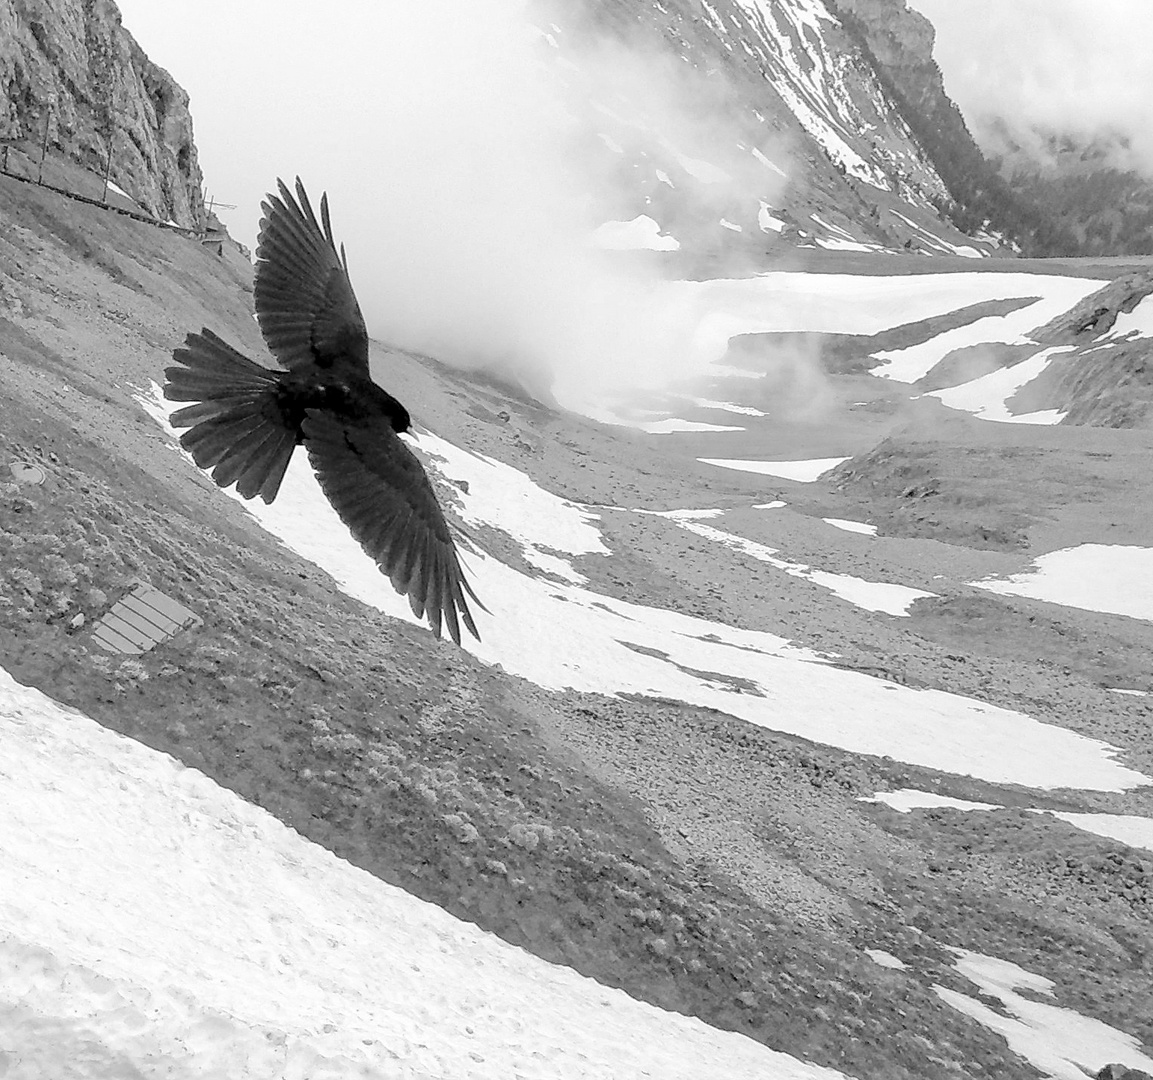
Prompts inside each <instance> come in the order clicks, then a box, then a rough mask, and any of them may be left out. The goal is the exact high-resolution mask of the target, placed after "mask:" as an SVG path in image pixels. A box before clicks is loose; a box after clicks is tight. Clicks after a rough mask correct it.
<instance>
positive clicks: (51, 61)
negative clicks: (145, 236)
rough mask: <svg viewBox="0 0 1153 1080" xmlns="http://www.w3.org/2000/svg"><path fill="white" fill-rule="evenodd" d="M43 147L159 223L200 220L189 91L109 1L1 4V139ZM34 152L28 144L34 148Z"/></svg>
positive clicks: (6, 0)
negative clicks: (152, 56)
mask: <svg viewBox="0 0 1153 1080" xmlns="http://www.w3.org/2000/svg"><path fill="white" fill-rule="evenodd" d="M46 132H47V138H48V145H49V147H50V148H51V149H52V150H54V151H56V152H59V153H60V154H62V155H64V156H65V157H67V158H69V159H71V160H73V161H75V162H77V163H79V164H81V165H83V166H85V167H86V168H88V169H90V170H91V171H92V172H95V173H97V174H98V175H100V176H103V175H104V171H105V168H106V167H107V162H108V155H109V144H110V143H111V156H112V168H111V179H112V181H113V182H114V183H116V184H118V185H119V186H120V187H121V188H123V189H124V190H125V191H126V192H127V193H128V194H129V195H130V196H131V197H132V198H133V199H135V200H136V201H137V202H138V203H139V204H140V205H141V206H143V207H145V208H146V209H147V210H149V211H150V212H151V213H153V214H155V215H156V216H157V217H158V218H160V219H161V220H172V221H175V222H176V223H177V224H179V225H183V226H186V227H190V228H200V227H202V226H203V225H204V221H205V213H204V199H203V196H202V194H201V185H202V177H201V174H200V166H199V165H198V164H197V160H196V145H195V143H194V142H193V138H192V117H191V115H190V113H189V110H188V95H187V94H186V93H185V92H184V90H183V89H181V87H180V86H179V85H178V84H177V83H176V81H175V80H174V79H173V78H172V76H171V75H169V74H168V72H166V71H164V70H163V69H162V68H160V67H157V65H156V64H154V63H153V62H152V61H151V60H149V59H148V57H147V56H145V55H144V52H143V51H142V50H141V48H140V46H139V45H137V43H136V41H135V40H134V39H133V37H132V35H131V34H129V33H128V31H127V30H125V29H124V27H123V26H122V25H121V20H120V11H119V9H118V8H117V7H116V5H115V4H114V3H113V2H112V0H0V141H2V142H6V143H10V144H15V145H16V146H17V148H21V149H24V150H29V151H32V153H33V156H35V157H36V158H37V159H38V158H39V148H40V145H41V141H42V140H43V139H44V137H45V133H46ZM33 148H34V149H33Z"/></svg>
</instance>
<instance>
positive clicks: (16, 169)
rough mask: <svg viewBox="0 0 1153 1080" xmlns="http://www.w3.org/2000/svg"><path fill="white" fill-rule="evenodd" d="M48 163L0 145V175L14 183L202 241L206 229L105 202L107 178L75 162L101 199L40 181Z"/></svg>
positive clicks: (45, 156)
mask: <svg viewBox="0 0 1153 1080" xmlns="http://www.w3.org/2000/svg"><path fill="white" fill-rule="evenodd" d="M47 161H48V154H47V151H46V148H45V150H44V151H43V152H42V153H41V155H40V160H39V161H36V160H34V159H33V158H32V156H31V154H29V153H28V152H27V151H26V150H25V149H23V148H22V147H21V146H20V145H19V144H17V143H16V142H15V141H8V142H4V143H3V144H2V146H0V175H3V176H7V177H9V178H11V179H13V180H17V181H19V182H20V183H22V184H34V185H35V186H36V187H41V188H44V189H45V190H47V191H53V192H55V193H56V194H57V195H63V196H64V197H65V198H67V199H73V200H75V201H76V202H82V203H86V204H87V205H89V206H96V207H99V208H100V209H101V210H110V211H112V212H113V213H116V214H122V215H123V216H124V217H130V218H132V219H134V220H135V221H143V222H144V223H145V224H148V225H154V226H156V227H157V228H160V229H167V230H169V231H170V232H177V233H180V234H181V235H182V236H188V237H191V238H193V239H198V240H203V239H204V238H205V236H206V235H207V234H206V230H204V229H190V228H187V227H185V226H183V225H177V224H175V223H174V222H171V221H161V220H160V219H159V218H157V217H156V216H155V215H153V214H149V213H147V212H146V211H144V210H141V209H132V208H131V207H127V206H119V205H117V204H116V203H115V202H109V201H108V188H109V185H108V184H107V183H106V180H107V178H97V177H95V176H94V174H92V173H90V172H88V171H87V170H85V169H84V168H83V166H81V165H79V164H78V163H72V162H70V163H69V164H74V165H75V171H83V173H84V176H86V177H92V178H93V179H94V180H96V181H97V184H99V185H100V186H101V187H103V189H104V194H103V196H102V197H101V198H96V197H94V196H90V195H84V194H82V193H81V192H79V191H76V190H74V189H73V188H71V187H68V186H62V183H61V182H58V183H53V182H51V180H45V179H44V167H45V163H46V162H47ZM53 171H55V172H57V173H60V174H61V178H62V181H63V180H66V179H67V176H66V170H64V169H61V168H57V169H55V170H53ZM122 197H123V198H124V199H125V201H128V202H131V201H132V199H131V197H130V196H127V195H124V196H122Z"/></svg>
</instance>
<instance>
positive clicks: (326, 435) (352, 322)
mask: <svg viewBox="0 0 1153 1080" xmlns="http://www.w3.org/2000/svg"><path fill="white" fill-rule="evenodd" d="M277 184H278V186H279V189H280V194H279V196H277V195H272V194H270V195H269V196H268V199H267V201H266V202H264V203H262V204H261V209H263V211H264V217H263V218H262V219H261V222H260V237H259V239H258V241H257V246H256V260H257V261H256V285H255V297H256V318H257V321H258V322H259V323H260V331H261V333H262V334H263V335H264V340H265V343H266V344H267V345H268V348H269V350H270V351H271V352H272V354H273V356H275V357H276V359H277V360H278V361H279V363H280V364H281V366H282V367H283V368H284V369H285V370H284V371H278V370H275V369H269V368H266V367H262V366H261V365H260V364H257V363H254V362H253V361H252V360H249V359H248V358H247V357H246V356H244V355H242V354H241V353H239V352H237V351H236V349H234V348H233V347H232V346H231V345H229V344H228V343H227V342H225V341H224V340H223V339H222V338H220V337H218V336H217V335H216V334H214V333H213V332H212V331H211V330H209V329H208V328H207V327H205V328H204V329H202V330H201V331H200V333H199V334H189V335H188V337H187V338H186V339H185V341H184V344H183V346H182V347H181V348H178V349H176V350H174V351H173V353H172V357H173V359H174V360H175V361H176V362H177V366H175V367H170V368H167V369H166V370H165V375H166V376H167V382H166V384H165V387H164V396H165V397H166V398H168V399H169V400H170V401H190V402H194V404H192V405H188V406H186V407H184V408H181V409H179V410H177V411H176V412H174V413H173V414H172V416H171V423H172V425H173V426H174V427H179V428H188V430H187V431H185V432H184V433H183V434H182V435H181V436H180V443H181V445H182V446H183V447H184V448H185V449H186V450H187V451H188V452H189V453H190V454H191V455H192V457H193V460H194V461H195V462H196V464H197V465H198V466H199V467H200V468H202V469H204V470H206V471H207V470H210V471H211V475H212V479H213V480H214V481H215V482H216V483H217V484H218V485H219V486H220V487H222V488H226V487H228V486H230V485H231V484H235V485H236V490H237V492H238V493H239V494H240V495H242V496H243V497H244V498H246V499H251V498H253V497H254V496H256V495H259V496H260V497H261V498H262V499H263V500H264V501H265V502H266V503H270V502H272V500H273V499H275V498H276V493H277V491H279V490H280V482H281V480H283V478H284V473H285V470H286V469H287V468H288V462H289V460H290V459H291V457H292V454H293V451H294V450H295V449H296V447H297V446H299V445H301V444H302V443H303V444H304V449H305V450H306V451H307V453H308V458H309V461H310V462H311V463H312V468H313V470H314V471H315V473H316V478H317V480H318V481H319V482H320V486H321V489H322V490H323V491H324V494H325V495H326V496H327V497H328V501H329V502H330V503H332V506H333V508H334V509H335V510H336V512H337V513H338V514H339V515H340V518H341V520H342V521H343V522H344V523H345V525H347V526H348V529H349V531H350V532H351V533H352V535H353V536H354V537H355V538H356V540H357V541H358V542H359V543H360V546H361V547H362V548H364V550H365V551H366V552H367V553H368V555H369V556H370V557H371V558H372V559H373V560H375V562H376V563H377V565H378V566H379V567H380V569H381V571H382V572H383V573H384V574H386V575H387V576H388V577H389V579H390V580H391V581H392V584H393V587H394V588H395V589H396V591H397V592H399V593H401V594H402V595H407V596H408V600H409V604H410V605H411V607H412V610H413V613H414V614H415V615H416V616H417V618H427V620H428V622H429V625H430V626H431V628H432V632H433V633H434V634H435V635H437V636H438V637H439V636H440V628H441V623H442V621H443V623H444V624H445V625H446V626H447V628H448V632H449V634H450V635H451V637H452V639H453V641H455V642H456V643H457V644H458V645H459V644H460V623H461V622H463V623H464V625H465V626H466V627H467V628H468V630H469V632H470V633H471V634H472V635H473V637H475V638H477V640H479V639H480V635H479V634H478V633H477V630H476V624H475V623H474V622H473V618H472V613H471V612H470V611H469V608H468V601H467V600H466V598H465V594H466V593H467V594H468V596H470V597H472V599H473V601H475V602H476V604H477V605H478V606H479V607H480V608H482V609H483V610H487V609H485V608H484V605H483V604H481V602H480V600H479V599H477V596H476V593H474V592H473V591H472V588H471V586H470V585H469V583H468V581H467V579H466V578H465V576H464V572H463V570H462V569H461V565H460V560H459V558H458V556H457V550H456V545H455V544H454V543H453V539H452V534H451V532H450V531H449V527H448V522H447V521H446V520H445V516H444V511H443V510H442V509H441V507H440V503H439V502H438V501H437V498H436V493H435V492H434V491H433V488H432V484H431V483H430V482H429V479H428V475H427V474H426V473H425V471H424V468H423V467H422V466H421V464H420V461H419V460H418V459H417V457H416V455H415V454H413V452H412V451H411V450H410V449H409V448H408V446H406V445H405V443H404V440H402V439H401V438H400V434H401V433H402V432H405V431H408V430H409V428H410V426H411V421H410V418H409V415H408V410H407V409H405V407H404V406H403V405H402V404H401V403H400V402H399V401H397V400H396V398H394V397H393V396H392V395H391V394H389V393H388V392H387V391H385V390H383V389H382V388H381V387H379V386H377V384H376V383H375V382H373V381H372V377H371V376H370V374H369V370H368V330H367V327H366V326H365V323H364V317H363V316H362V315H361V313H360V305H359V304H358V303H357V302H356V295H355V293H353V291H352V283H351V282H350V280H349V277H348V260H347V259H346V257H345V254H344V245H343V244H342V245H341V247H340V249H339V251H338V250H337V247H336V243H335V241H334V240H333V238H332V224H331V222H330V221H329V216H328V196H327V195H324V196H322V197H321V200H320V220H319V221H318V220H317V218H316V215H315V213H313V210H312V206H311V205H310V204H309V201H308V195H307V194H306V193H305V190H304V186H303V184H301V182H300V179H299V177H298V178H297V181H296V196H295V197H293V194H292V192H290V191H289V190H288V188H287V186H286V185H285V184H284V182H283V181H282V180H278V181H277Z"/></svg>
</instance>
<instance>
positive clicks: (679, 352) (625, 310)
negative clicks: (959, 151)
mask: <svg viewBox="0 0 1153 1080" xmlns="http://www.w3.org/2000/svg"><path fill="white" fill-rule="evenodd" d="M163 6H164V5H156V4H155V3H154V2H153V0H123V3H122V8H123V11H124V22H125V25H126V27H127V28H128V29H129V31H130V32H132V33H134V34H136V35H137V36H138V38H139V40H140V42H141V44H142V46H143V47H144V48H145V50H146V51H147V52H148V53H149V55H150V56H151V57H152V58H153V59H154V60H155V61H156V62H157V63H159V64H161V65H162V66H164V67H167V68H169V70H170V71H171V72H172V74H173V76H174V77H175V78H176V79H177V81H178V82H181V83H182V84H183V85H184V86H185V87H186V88H187V89H188V90H189V93H190V96H191V108H192V114H193V118H194V122H195V131H196V139H197V144H198V146H199V148H200V153H201V163H202V167H203V168H204V171H205V176H206V181H207V185H208V187H209V189H210V191H211V192H212V194H214V195H215V196H216V198H218V199H220V200H222V201H225V202H228V203H235V204H237V207H238V209H237V210H236V211H234V212H227V211H226V212H224V213H222V215H221V216H222V217H224V219H225V221H226V223H227V224H228V225H229V227H230V229H231V230H232V231H233V233H234V235H236V236H237V238H238V239H240V240H242V241H243V242H245V243H248V244H252V243H253V241H254V239H255V234H256V228H257V221H258V217H259V209H258V207H259V201H260V199H261V197H262V196H263V193H264V192H265V191H267V190H269V189H270V187H272V185H273V184H274V181H275V178H276V177H277V176H280V177H284V178H285V179H288V180H289V181H290V182H291V178H292V177H293V176H295V175H298V174H299V175H300V176H301V178H302V179H303V180H304V182H305V184H306V186H307V188H308V190H309V192H310V193H311V194H312V196H313V199H314V201H316V200H318V199H319V195H320V192H321V191H322V190H324V189H327V191H328V194H329V200H330V205H331V211H332V220H333V227H334V231H335V232H336V234H337V239H338V240H340V241H343V242H344V243H345V245H346V248H347V251H348V259H349V268H350V271H351V275H352V279H353V283H354V285H355V287H356V290H357V295H358V298H359V300H360V303H361V307H362V309H363V310H364V313H365V316H366V319H367V320H368V323H369V330H370V333H371V334H372V335H373V336H374V337H376V338H379V339H381V340H383V341H385V342H387V343H391V344H395V345H399V346H402V347H407V348H412V349H415V350H419V351H422V352H426V353H429V354H431V355H434V356H437V357H438V358H440V359H444V360H447V361H449V362H453V363H456V364H458V365H461V366H475V365H481V364H483V365H485V366H487V367H490V368H498V369H504V370H505V371H508V372H512V373H515V374H519V375H520V376H521V377H522V379H523V381H525V382H526V384H528V385H532V386H536V387H541V386H543V385H547V384H548V383H549V382H552V381H558V382H560V383H566V384H568V385H569V386H573V385H574V384H577V383H579V384H582V385H583V387H584V390H585V391H586V392H587V390H588V389H589V388H590V387H595V386H597V385H598V384H601V383H603V384H605V385H606V386H608V385H610V384H612V385H617V384H623V383H628V382H630V381H632V382H636V381H639V382H642V383H646V382H648V383H651V382H652V381H654V380H657V379H659V378H661V377H662V376H663V375H664V374H665V373H671V372H673V371H676V370H679V369H681V368H683V367H684V366H685V365H687V364H689V363H690V362H691V357H689V356H687V355H686V352H685V346H684V343H685V342H688V341H690V340H691V339H692V334H691V326H687V325H686V320H690V319H691V315H690V314H689V313H685V312H683V311H679V310H676V309H675V306H674V305H673V304H672V303H671V300H670V299H669V298H668V293H667V292H666V291H662V290H661V289H660V288H659V287H658V280H657V275H656V273H655V272H654V271H653V270H652V268H651V263H650V264H649V268H648V269H646V264H645V263H644V261H643V260H638V259H632V260H629V259H627V258H622V257H620V256H617V257H615V258H614V257H613V256H612V255H611V254H610V253H606V252H603V251H600V250H598V249H597V248H596V247H595V245H594V244H593V243H592V235H593V233H594V231H595V229H596V228H597V227H598V226H599V225H600V224H602V223H603V222H604V221H606V220H611V219H613V218H619V217H620V216H621V211H622V210H623V209H627V208H628V204H629V203H630V200H632V202H633V205H632V207H631V212H629V213H628V217H632V216H634V215H635V214H637V213H641V212H645V209H644V205H643V204H642V205H641V206H637V205H636V199H637V198H638V195H639V194H642V193H643V191H644V185H643V183H639V182H638V176H639V175H640V174H641V173H645V175H646V178H647V182H648V184H649V185H650V186H651V188H652V190H653V191H655V192H657V196H659V197H667V193H669V191H670V189H669V188H668V187H667V186H666V185H663V184H662V183H661V182H660V181H659V180H658V179H657V174H656V168H647V169H641V170H638V167H637V166H636V165H635V164H634V162H635V161H636V160H637V159H636V157H635V156H633V155H631V154H630V156H629V157H628V158H625V157H622V155H620V154H617V153H614V152H612V151H611V149H610V148H609V146H608V145H607V143H606V141H605V139H604V138H602V137H600V136H602V135H603V134H605V133H608V132H609V131H610V129H611V130H612V131H613V132H615V134H616V135H619V136H620V137H621V138H622V139H623V138H625V137H626V136H628V137H629V138H632V137H633V136H637V138H638V140H639V141H641V142H643V141H644V140H643V139H640V136H639V135H638V132H641V133H643V132H644V131H645V130H648V132H649V135H648V141H649V143H651V144H653V145H659V144H660V142H661V139H659V138H657V137H656V135H654V134H652V133H654V132H655V133H659V134H660V135H661V137H662V138H664V139H665V140H668V139H672V140H675V141H676V142H677V144H678V146H677V149H678V151H679V152H680V153H681V154H682V155H685V156H686V157H687V159H690V160H695V159H696V158H699V157H704V156H706V155H707V154H712V153H713V152H714V151H715V152H716V153H721V152H722V150H723V151H724V152H725V153H727V154H728V155H729V156H733V157H737V158H740V160H741V162H742V163H743V164H742V168H743V169H744V170H745V171H746V172H747V173H749V174H755V175H756V176H757V177H758V178H759V180H760V183H761V187H762V188H763V189H764V190H757V191H750V192H748V202H749V205H750V207H751V208H752V209H751V212H752V213H755V210H756V207H757V205H758V203H757V200H756V198H755V195H757V194H759V195H761V196H762V197H766V198H770V199H771V197H772V195H773V194H776V192H774V191H772V190H771V188H772V187H773V186H774V185H775V186H778V187H779V184H780V182H781V181H780V179H779V177H776V176H775V175H774V174H773V173H771V172H770V170H768V169H766V168H765V167H764V165H762V164H761V163H760V162H758V161H757V160H756V159H755V158H754V157H753V156H752V154H751V151H750V149H749V147H748V145H747V143H748V142H749V140H748V136H747V135H745V136H742V137H743V138H744V140H745V142H746V145H745V146H744V148H743V149H738V148H737V143H738V141H741V140H740V139H739V138H738V137H737V136H736V135H734V134H733V132H732V129H731V128H729V127H728V126H727V125H726V124H724V123H718V121H717V116H718V115H720V116H723V115H724V111H723V108H718V109H709V110H702V109H701V107H700V106H701V103H704V102H723V101H724V94H723V88H721V87H720V86H719V85H718V86H715V87H714V86H709V87H708V88H707V91H706V89H705V88H704V87H703V84H702V80H703V79H704V76H703V75H697V74H696V73H695V72H694V71H693V70H692V69H691V68H690V67H689V65H687V64H683V63H682V62H680V61H679V59H677V58H675V57H673V58H671V59H670V58H669V57H661V56H658V55H656V54H653V53H648V54H646V53H643V52H638V51H636V50H633V49H627V48H624V47H623V46H618V47H613V48H608V47H605V46H603V45H602V44H600V43H589V42H586V44H584V45H578V44H576V39H577V37H578V35H577V33H576V31H575V30H574V29H572V28H571V27H566V26H563V25H561V26H554V25H553V24H552V22H551V21H546V20H545V19H542V18H539V17H538V23H539V25H537V26H535V27H534V26H533V25H532V24H531V23H530V22H528V21H526V4H525V3H524V2H523V0H485V2H483V3H481V2H478V0H419V2H414V0H376V2H374V3H372V4H365V3H361V2H353V0H334V2H332V3H330V4H327V5H324V6H323V8H320V7H318V6H317V5H316V4H315V3H311V2H307V0H275V2H273V0H245V2H244V3H239V4H238V3H235V0H228V2H227V3H226V2H224V0H201V3H200V4H199V5H198V6H197V8H196V11H195V15H192V14H191V13H190V14H189V16H188V18H186V19H183V20H175V19H173V17H172V13H171V11H167V12H165V13H164V14H163V15H161V14H158V13H157V12H156V8H158V7H163ZM558 10H560V9H558ZM560 21H561V22H563V21H564V16H563V14H562V15H561V17H560ZM177 25H178V27H179V29H178V31H177V29H176V27H177ZM594 97H595V98H596V99H597V101H596V102H595V103H594V101H593V99H594ZM690 106H691V107H690ZM606 109H607V112H606ZM705 113H707V114H708V115H705ZM614 118H615V119H614ZM760 148H761V149H762V150H765V151H772V150H773V148H772V147H770V146H768V145H765V146H762V147H760ZM776 156H777V157H778V158H779V155H776ZM650 164H651V163H650ZM714 164H716V165H717V166H718V167H719V168H721V169H722V170H725V169H726V168H727V166H726V163H725V162H721V161H717V162H714ZM670 168H671V166H670ZM649 173H651V176H648V175H647V174H649ZM725 175H731V176H732V177H733V185H734V186H738V187H739V186H742V185H743V184H744V183H745V178H744V176H740V175H738V170H735V169H728V171H726V172H725ZM686 184H687V181H686ZM713 187H714V188H715V189H716V191H715V194H717V195H718V197H729V196H731V195H733V192H732V191H729V190H728V189H727V187H726V185H723V184H722V185H713ZM662 209H664V210H665V211H666V212H665V213H664V214H662V213H660V211H661V210H662ZM651 212H652V213H653V214H654V216H657V217H666V218H672V217H673V216H674V214H673V209H672V208H671V207H670V206H669V205H668V204H667V203H666V204H659V203H658V202H657V201H656V197H654V203H653V208H652V210H651ZM717 220H718V215H717V214H714V215H713V218H712V224H711V228H712V229H713V231H714V232H717V231H719V230H718V229H717V226H716V224H715V222H716V221H717ZM660 224H661V226H662V227H663V228H664V229H665V230H666V231H670V232H673V234H674V235H675V234H676V227H677V226H678V224H679V223H678V222H677V221H674V220H660ZM586 396H587V395H586Z"/></svg>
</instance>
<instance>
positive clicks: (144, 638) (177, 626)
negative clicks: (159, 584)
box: [92, 582, 204, 656]
mask: <svg viewBox="0 0 1153 1080" xmlns="http://www.w3.org/2000/svg"><path fill="white" fill-rule="evenodd" d="M203 621H204V620H202V619H201V618H200V617H199V616H198V615H196V614H195V613H194V612H191V611H189V610H188V608H186V607H185V606H184V605H183V604H179V603H177V602H176V601H175V600H173V599H172V597H170V596H165V595H164V593H162V592H161V591H160V590H159V589H154V588H153V587H152V586H151V585H145V584H144V583H143V582H140V583H138V584H137V585H136V586H135V588H133V590H132V591H131V592H130V593H129V594H128V595H127V596H125V597H123V598H122V599H120V600H118V601H117V602H116V603H115V604H114V605H113V607H112V610H111V611H109V612H108V614H107V615H105V616H104V617H103V618H102V619H101V620H100V621H99V622H98V623H97V624H96V627H95V629H94V630H93V631H92V640H93V641H94V642H95V643H96V644H97V645H99V646H100V647H101V648H102V649H107V650H108V651H109V652H114V653H129V654H131V655H132V656H140V655H141V654H142V653H146V652H147V651H148V650H149V649H151V648H154V647H155V646H156V645H159V644H160V643H161V642H162V641H167V640H168V639H169V638H170V637H173V636H174V635H176V634H178V633H180V631H181V630H187V629H188V628H189V627H192V626H200V625H202V624H203Z"/></svg>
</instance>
